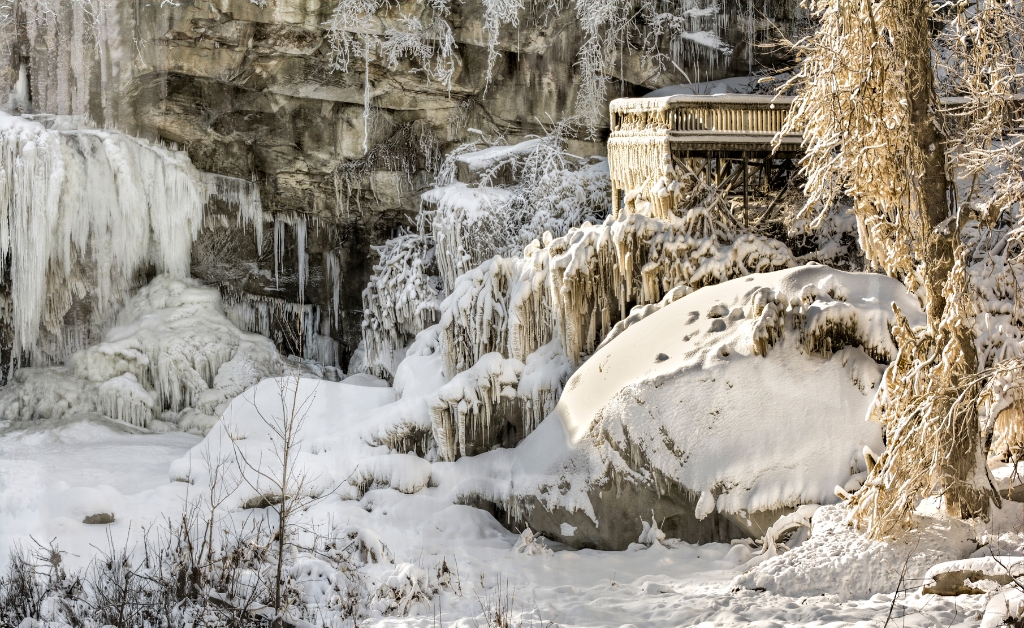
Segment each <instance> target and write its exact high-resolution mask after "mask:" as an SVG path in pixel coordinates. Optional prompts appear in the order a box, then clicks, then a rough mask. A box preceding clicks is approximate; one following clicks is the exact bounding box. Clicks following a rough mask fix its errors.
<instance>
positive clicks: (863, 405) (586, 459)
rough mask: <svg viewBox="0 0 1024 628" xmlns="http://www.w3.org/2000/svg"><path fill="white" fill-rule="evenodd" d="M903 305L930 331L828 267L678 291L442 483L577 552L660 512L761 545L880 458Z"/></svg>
mask: <svg viewBox="0 0 1024 628" xmlns="http://www.w3.org/2000/svg"><path fill="white" fill-rule="evenodd" d="M892 303H897V304H898V305H899V306H900V308H901V309H902V310H903V311H904V312H907V313H908V315H909V316H911V317H912V318H913V320H912V322H915V321H917V319H920V320H921V321H923V315H922V314H921V313H920V308H919V306H918V304H917V303H916V301H915V300H914V299H913V298H911V297H910V296H908V294H907V292H906V290H905V289H904V287H903V286H902V285H901V284H900V283H899V282H897V281H895V280H893V279H890V278H888V277H884V276H881V275H875V274H860V273H846V272H842V271H837V270H834V269H830V268H828V267H824V266H806V267H800V268H795V269H790V270H782V271H777V272H773V273H767V274H756V275H750V276H748V277H745V278H741V279H734V280H732V281H729V282H726V283H723V284H720V285H714V286H707V287H704V288H702V289H700V290H699V291H697V292H695V293H693V294H690V295H688V296H682V297H679V294H678V293H675V294H671V295H670V298H669V299H666V303H663V304H659V305H658V306H652V307H649V308H647V309H646V310H644V311H639V312H637V313H636V315H634V316H633V317H631V318H630V319H629V320H627V321H626V322H625V323H623V324H622V325H621V326H619V327H618V328H617V329H616V330H615V333H614V337H613V338H612V339H611V340H610V341H609V342H607V343H606V344H604V345H602V346H601V347H600V348H599V349H597V351H596V352H595V353H594V355H592V356H591V357H590V359H589V360H587V361H586V362H585V363H584V364H583V365H582V366H581V367H580V368H579V370H577V371H576V372H575V374H574V375H573V376H572V377H570V378H569V380H568V382H567V384H566V386H565V391H564V392H563V393H562V396H561V399H560V400H559V401H558V404H557V406H556V407H555V409H554V411H553V412H552V414H551V415H549V416H548V418H547V420H545V421H544V422H542V423H541V424H540V426H539V427H538V428H537V429H536V430H535V431H533V433H532V434H530V435H529V436H528V437H527V438H526V439H525V440H524V441H523V442H522V443H521V444H520V445H519V446H518V447H517V448H516V449H514V450H498V451H492V452H489V453H487V454H483V455H480V456H477V457H474V458H464V459H461V460H459V461H458V462H457V463H456V464H455V465H453V466H452V467H450V470H449V471H447V472H450V473H453V474H455V475H456V477H457V478H460V480H459V481H461V482H462V484H461V486H460V488H459V489H458V490H459V492H460V495H461V498H462V499H463V500H465V501H467V502H470V503H481V502H482V503H489V504H492V505H495V506H496V507H497V508H498V509H499V510H503V511H505V513H506V514H507V516H508V517H510V518H511V519H512V520H515V521H520V522H527V523H529V525H530V527H531V528H533V529H534V530H539V531H542V532H543V533H544V534H545V535H547V536H549V537H550V538H556V539H559V540H561V541H564V542H566V543H569V544H571V545H574V546H596V547H605V548H623V547H625V546H626V545H628V544H629V543H631V542H634V541H635V540H636V539H637V537H638V535H639V534H640V531H641V522H640V515H639V514H638V513H643V514H644V516H646V514H647V513H651V512H652V511H653V513H654V515H655V517H656V518H657V519H658V521H659V522H661V521H663V522H664V523H663V524H662V529H663V530H665V531H666V532H667V533H668V534H669V536H677V537H680V538H683V539H685V540H689V541H698V542H703V541H713V540H723V539H728V538H731V537H737V536H760V535H761V534H763V532H764V528H765V527H766V525H768V524H770V523H771V522H772V521H774V517H776V516H777V515H778V514H779V513H780V512H782V511H783V510H784V509H788V508H792V507H795V506H797V505H799V504H803V503H830V502H834V501H835V500H836V497H835V494H834V488H835V486H836V485H840V486H842V485H843V484H845V483H846V482H847V481H848V480H849V478H850V477H851V476H852V475H853V474H856V473H858V472H861V471H863V470H864V469H863V465H864V462H863V457H862V454H861V451H862V449H863V448H864V446H869V447H871V448H873V449H874V450H876V451H878V450H880V449H881V447H882V442H881V428H880V427H879V426H878V425H876V424H873V423H868V422H867V421H866V420H865V416H866V412H867V409H868V406H869V404H870V402H871V399H872V397H873V396H874V392H875V387H876V386H877V384H878V382H879V381H880V378H881V375H882V372H883V369H884V367H883V365H881V364H879V363H878V362H876V361H875V359H879V360H886V359H889V358H891V357H892V356H893V355H895V346H894V344H893V340H892V337H891V336H890V333H889V326H890V325H891V324H892V323H893V320H894V313H893V311H892V308H891V304H892ZM873 358H874V359H873ZM482 478H492V479H493V480H485V479H482ZM498 478H508V481H507V482H506V481H504V480H500V479H498ZM562 523H569V524H570V525H571V527H573V528H575V531H574V533H573V535H572V536H566V535H564V534H562V530H563V528H562V526H561V524H562Z"/></svg>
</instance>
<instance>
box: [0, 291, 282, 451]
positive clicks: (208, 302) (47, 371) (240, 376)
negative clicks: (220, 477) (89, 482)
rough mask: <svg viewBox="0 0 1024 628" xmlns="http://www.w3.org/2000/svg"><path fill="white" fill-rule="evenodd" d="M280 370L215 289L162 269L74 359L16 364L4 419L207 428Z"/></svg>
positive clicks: (1, 398)
mask: <svg viewBox="0 0 1024 628" xmlns="http://www.w3.org/2000/svg"><path fill="white" fill-rule="evenodd" d="M282 368H283V365H282V363H281V360H280V357H279V356H278V353H277V350H276V348H275V347H274V344H273V343H272V342H271V341H270V340H268V339H267V338H264V337H263V336H259V335H256V334H249V333H244V332H242V331H241V330H239V329H238V328H237V327H236V326H235V325H233V324H232V323H231V321H229V320H228V318H227V317H226V316H225V315H224V312H223V309H222V306H221V299H220V293H219V291H218V290H217V289H216V288H205V287H201V286H200V285H199V284H198V283H197V282H195V281H194V280H191V279H175V278H173V277H171V276H169V275H161V276H158V277H157V278H155V279H154V280H153V281H152V282H150V283H149V284H148V285H147V286H145V287H143V288H142V289H140V290H139V291H138V293H137V294H136V295H135V296H133V297H132V298H131V299H130V300H129V301H128V303H127V304H126V305H125V307H124V308H123V309H122V310H121V311H120V312H119V313H118V315H117V317H116V324H115V325H114V327H112V328H111V329H110V330H108V331H107V332H106V334H104V336H103V340H102V342H100V343H99V344H96V345H93V346H91V347H89V348H87V349H83V350H81V351H78V352H76V353H75V354H73V355H72V356H71V359H70V360H69V364H68V366H64V367H50V368H35V369H22V370H18V371H15V373H14V383H13V384H11V385H9V386H7V387H5V388H3V389H0V418H3V419H5V420H21V421H27V420H32V419H59V418H61V417H62V416H65V415H69V416H70V415H72V414H81V413H90V412H98V413H100V414H103V415H106V416H108V417H110V418H113V419H117V420H119V421H124V422H126V423H130V424H132V425H137V426H139V427H153V426H154V421H155V420H160V421H162V422H164V423H173V424H179V427H180V428H181V429H185V430H189V431H195V432H200V433H205V432H206V431H207V430H209V428H210V427H211V426H212V425H213V423H214V422H215V421H216V420H217V418H218V417H219V416H220V414H221V413H222V412H223V410H224V408H225V407H226V406H227V403H228V402H229V401H230V400H231V399H233V398H234V397H236V396H237V395H239V394H241V393H242V392H243V391H244V390H245V389H247V388H249V387H250V386H252V385H253V384H255V383H256V382H258V381H259V380H261V379H263V378H265V377H268V376H271V375H274V374H277V373H279V372H281V369H282Z"/></svg>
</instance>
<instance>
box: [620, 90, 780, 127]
mask: <svg viewBox="0 0 1024 628" xmlns="http://www.w3.org/2000/svg"><path fill="white" fill-rule="evenodd" d="M792 102H793V99H792V98H788V97H781V96H780V97H776V98H772V97H771V96H753V95H721V96H666V97H663V98H620V99H617V100H613V101H612V103H611V106H610V111H611V132H612V133H613V134H619V135H632V134H637V133H639V134H647V133H664V132H666V131H668V132H673V133H701V134H707V133H727V134H757V135H762V134H767V135H774V134H776V133H778V132H779V131H781V130H782V127H783V125H784V124H785V123H786V116H787V115H788V114H789V108H790V105H791V104H792Z"/></svg>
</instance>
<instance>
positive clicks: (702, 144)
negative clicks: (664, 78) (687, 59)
mask: <svg viewBox="0 0 1024 628" xmlns="http://www.w3.org/2000/svg"><path fill="white" fill-rule="evenodd" d="M792 102H793V99H792V98H787V97H781V96H780V97H775V96H760V95H739V94H724V95H715V96H689V95H687V96H667V97H663V98H620V99H617V100H613V101H612V103H611V106H610V113H611V135H610V137H609V139H608V162H609V169H610V174H611V183H612V204H613V210H614V211H615V212H616V213H617V212H618V210H619V207H620V206H621V204H622V197H623V194H624V193H625V192H626V191H630V190H638V189H643V188H644V187H645V186H649V185H651V184H652V183H653V182H655V181H656V180H658V179H659V178H662V177H664V176H666V175H668V174H670V173H678V172H679V171H680V170H683V171H688V172H690V173H691V174H693V175H694V176H699V177H701V178H704V179H705V182H706V183H707V184H708V185H709V186H715V187H718V186H721V184H722V183H723V182H725V181H728V188H727V190H726V192H725V193H726V194H732V195H733V196H735V197H737V198H739V197H740V196H741V197H742V202H743V206H744V209H746V207H747V204H748V203H749V201H750V198H751V195H752V194H754V195H755V196H757V195H761V196H764V194H766V193H769V192H771V191H772V190H773V189H775V190H777V188H779V186H780V185H782V186H784V185H786V184H787V182H788V180H789V173H791V172H794V171H795V170H796V159H797V158H798V157H799V153H800V145H801V141H802V136H800V135H786V136H783V137H780V138H779V144H778V147H777V148H776V149H775V151H774V152H773V150H772V141H773V140H774V139H775V136H776V135H777V134H778V133H779V132H780V131H782V128H783V126H784V125H785V122H786V116H787V115H788V114H789V108H790V105H791V104H792ZM775 196H776V198H777V196H778V195H777V194H775Z"/></svg>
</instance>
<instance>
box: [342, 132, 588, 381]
mask: <svg viewBox="0 0 1024 628" xmlns="http://www.w3.org/2000/svg"><path fill="white" fill-rule="evenodd" d="M564 133H565V129H564V128H562V127H557V128H556V129H555V130H554V131H553V132H552V134H550V135H548V136H545V137H543V138H536V139H532V140H527V141H525V142H521V143H520V144H516V145H513V146H504V145H499V146H491V147H488V148H484V149H482V150H478V147H477V146H476V145H475V144H468V145H464V146H462V147H460V148H458V149H456V150H455V151H453V152H452V153H451V154H450V155H449V156H448V157H447V158H446V159H445V161H444V163H443V164H442V166H441V173H440V174H439V176H438V180H439V186H438V187H437V188H435V189H433V190H430V191H428V192H427V193H426V194H424V197H423V199H424V202H425V207H424V211H422V212H421V215H420V221H419V230H418V233H416V234H408V235H403V236H399V237H398V238H395V239H393V240H390V241H388V242H387V243H386V244H385V245H384V246H383V247H380V248H378V249H377V252H378V254H379V255H380V262H379V264H377V265H376V266H375V267H374V274H373V276H372V277H371V279H370V282H369V285H368V286H367V289H366V290H365V291H364V294H363V317H364V325H363V346H364V349H365V358H364V361H363V363H362V366H361V367H360V368H362V369H365V370H366V371H367V372H370V373H372V374H374V375H377V376H380V377H384V378H390V377H391V376H392V374H393V372H394V369H395V367H396V366H397V364H398V362H400V360H401V353H402V351H403V349H404V347H405V345H406V344H408V342H409V341H411V339H412V338H413V337H414V336H415V335H416V333H418V332H419V331H421V330H423V329H425V328H426V327H428V326H429V325H431V324H433V323H434V322H436V320H437V318H438V307H439V306H438V304H439V301H440V300H441V299H443V297H444V295H445V294H447V293H449V292H451V290H452V288H453V286H454V285H455V282H456V279H457V278H458V276H459V275H461V274H463V273H465V272H466V271H469V270H471V269H473V268H474V267H476V266H478V265H479V264H480V263H481V262H483V261H486V260H488V259H490V258H491V257H492V256H493V255H495V254H502V255H513V254H518V253H519V252H521V250H522V247H523V246H524V245H526V244H528V243H529V242H530V241H531V240H532V239H535V238H540V237H544V236H543V234H544V233H545V232H550V233H554V234H555V235H561V234H563V233H565V232H566V231H567V230H568V229H570V228H571V227H573V226H575V225H578V224H580V223H582V222H583V221H585V220H586V219H587V218H588V217H592V216H600V215H604V213H605V211H606V208H607V206H608V175H607V168H606V167H605V165H604V163H603V162H601V161H598V162H597V163H591V162H589V161H587V160H582V159H580V158H578V157H575V156H573V155H570V154H569V153H567V152H566V150H565V138H564V137H563V135H564ZM456 176H458V177H459V178H461V179H465V180H466V181H469V183H467V182H462V181H460V182H456V181H455V178H456ZM428 229H429V231H428ZM483 353H486V351H485V352H482V353H480V354H479V355H482V354H483ZM468 366H469V365H467V368H468Z"/></svg>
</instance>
